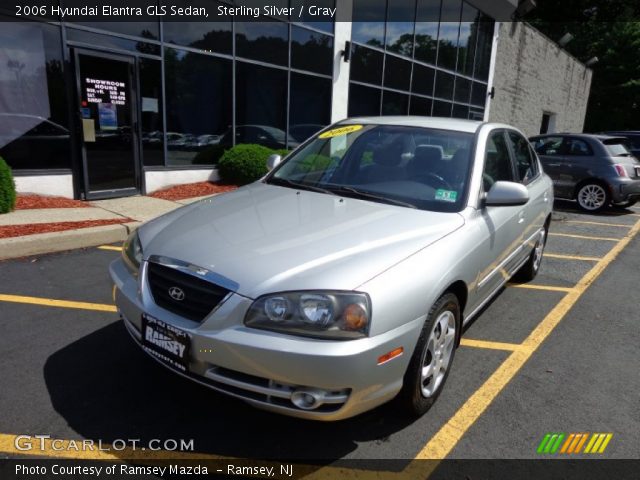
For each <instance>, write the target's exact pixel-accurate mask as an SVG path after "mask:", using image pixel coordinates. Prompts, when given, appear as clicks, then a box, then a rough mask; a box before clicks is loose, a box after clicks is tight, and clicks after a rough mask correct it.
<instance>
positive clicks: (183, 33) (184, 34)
mask: <svg viewBox="0 0 640 480" xmlns="http://www.w3.org/2000/svg"><path fill="white" fill-rule="evenodd" d="M163 29H164V40H165V42H168V43H175V44H176V45H184V46H186V47H192V48H199V49H201V50H205V51H208V52H219V53H226V54H231V40H232V38H231V22H211V23H206V22H165V23H164V24H163Z"/></svg>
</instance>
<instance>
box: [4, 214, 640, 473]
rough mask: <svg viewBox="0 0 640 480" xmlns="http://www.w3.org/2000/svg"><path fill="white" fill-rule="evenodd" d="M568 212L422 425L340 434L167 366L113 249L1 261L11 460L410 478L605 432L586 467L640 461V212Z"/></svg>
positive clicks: (477, 336) (370, 425)
mask: <svg viewBox="0 0 640 480" xmlns="http://www.w3.org/2000/svg"><path fill="white" fill-rule="evenodd" d="M558 206H559V207H560V208H558V209H557V210H556V212H555V213H554V221H553V223H552V225H551V229H550V232H551V233H550V236H549V240H548V243H547V248H546V254H545V258H544V261H543V264H542V268H541V271H540V274H539V276H538V278H536V280H535V281H534V282H532V283H531V284H525V285H509V286H507V287H506V288H505V289H504V290H503V292H502V293H501V294H500V295H499V296H498V297H497V298H496V299H495V300H494V301H493V302H492V303H491V304H490V305H489V306H488V307H487V308H486V309H485V311H484V312H483V313H482V314H481V315H480V316H479V317H478V318H477V319H476V320H475V321H474V322H473V323H472V324H471V325H470V326H469V327H468V328H467V330H466V332H465V335H464V337H463V342H462V346H461V347H460V349H459V350H458V352H457V354H456V358H455V361H454V365H453V370H452V372H451V374H450V376H449V379H448V382H447V385H446V387H445V389H444V391H443V393H442V395H441V396H440V398H439V400H438V401H437V402H436V404H435V405H434V407H433V408H432V409H431V410H430V411H429V412H428V413H427V414H426V415H425V416H424V417H422V418H421V419H419V420H416V421H408V420H406V419H405V418H403V417H402V415H399V414H398V412H396V411H395V410H394V404H393V403H390V404H387V405H385V406H382V407H380V408H378V409H376V410H374V411H372V412H369V413H366V414H364V415H361V416H359V417H356V418H353V419H349V420H346V421H342V422H338V423H317V422H311V421H304V420H298V419H292V418H288V417H283V416H279V415H275V414H271V413H266V412H262V411H259V410H256V409H254V408H252V407H249V406H247V405H245V404H244V403H242V402H240V401H238V400H235V399H232V398H228V397H226V396H223V395H221V394H218V393H216V392H213V391H210V390H208V389H206V388H204V387H201V386H199V385H196V384H193V383H191V382H189V381H188V380H185V379H182V378H181V377H179V376H177V375H175V374H172V373H171V372H169V371H167V370H165V369H164V368H161V367H160V366H159V365H158V364H157V363H156V362H154V361H153V360H152V359H150V358H148V357H147V356H146V355H145V354H144V353H143V352H142V351H141V350H140V349H139V348H138V347H137V346H135V345H134V343H133V342H132V341H131V339H130V338H129V336H128V334H127V332H126V331H125V328H124V326H123V325H122V323H121V322H120V321H118V318H117V315H116V313H115V309H114V307H113V306H112V300H111V285H110V281H109V277H108V272H107V266H108V264H109V262H111V261H112V260H113V259H114V258H116V257H117V255H119V252H118V247H117V246H105V247H104V248H91V249H83V250H75V251H70V252H64V253H61V254H51V255H46V256H40V257H31V258H24V259H19V260H11V261H4V262H1V263H0V330H1V331H2V335H0V352H2V363H1V365H0V376H1V378H2V379H3V380H2V390H1V391H0V411H1V412H2V414H1V415H0V458H2V457H5V458H7V457H15V456H19V455H33V454H34V452H31V453H30V452H24V451H19V450H18V449H16V447H15V439H16V436H18V435H37V434H48V435H51V437H52V438H55V439H64V440H74V439H95V440H98V439H100V440H102V442H104V443H107V444H108V443H110V442H113V441H114V440H115V439H122V438H140V439H143V440H144V439H153V438H160V439H164V438H172V439H193V440H194V447H195V452H196V453H197V454H199V455H201V456H203V457H205V456H209V457H210V458H218V457H225V458H227V457H231V458H251V459H266V460H270V459H272V460H279V459H289V460H291V461H293V462H296V461H300V462H306V461H309V460H313V461H320V463H325V464H330V463H331V462H332V461H334V460H338V459H348V460H351V459H353V460H356V459H380V460H384V459H394V460H401V463H400V466H399V467H398V468H399V469H403V468H409V466H410V464H411V461H412V460H414V459H432V458H436V459H440V458H460V459H487V458H490V459H494V458H495V459H536V458H540V455H541V454H540V453H538V452H537V449H538V446H539V444H540V443H541V440H542V439H543V437H544V436H545V434H547V433H549V432H563V433H565V434H566V435H567V436H568V435H569V434H570V433H571V432H574V433H576V432H582V433H590V434H591V433H594V432H603V433H611V434H612V436H611V438H610V441H608V444H607V446H606V450H604V451H603V452H602V453H596V454H587V453H579V454H574V455H575V458H593V457H594V455H597V456H598V458H610V459H638V458H640V416H639V411H638V392H640V375H638V366H639V365H640V350H639V349H638V344H639V343H640V329H639V328H638V324H639V322H640V313H639V310H638V306H637V304H638V301H637V299H638V295H637V292H638V279H639V278H640V277H639V275H638V272H639V271H640V235H637V234H638V231H639V230H640V208H637V207H635V208H633V209H628V210H623V211H619V212H616V211H613V210H612V211H609V212H605V213H604V214H601V215H586V214H583V213H579V212H575V211H574V210H572V205H571V204H570V203H566V204H561V205H556V207H558ZM154 454H155V455H156V457H157V458H172V456H174V455H176V452H171V451H160V452H155V453H154ZM38 455H44V456H51V457H56V458H61V457H62V458H89V459H92V458H99V452H98V453H95V454H93V453H86V452H81V453H75V452H73V451H64V452H60V451H54V450H53V449H52V450H50V451H45V452H44V453H43V452H38ZM74 455H75V456H74ZM92 455H93V456H92ZM122 455H123V456H126V455H125V454H122Z"/></svg>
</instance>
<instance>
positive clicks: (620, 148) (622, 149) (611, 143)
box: [602, 137, 633, 157]
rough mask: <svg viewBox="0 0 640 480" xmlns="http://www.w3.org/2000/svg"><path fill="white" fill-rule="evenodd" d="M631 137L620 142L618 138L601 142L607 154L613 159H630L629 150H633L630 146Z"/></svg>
mask: <svg viewBox="0 0 640 480" xmlns="http://www.w3.org/2000/svg"><path fill="white" fill-rule="evenodd" d="M632 138H633V137H628V138H625V140H621V139H619V138H612V139H609V140H603V141H602V143H603V144H604V146H605V148H606V149H607V151H608V152H609V154H610V155H611V156H613V157H630V156H631V152H630V151H629V148H633V146H632V144H631V139H632Z"/></svg>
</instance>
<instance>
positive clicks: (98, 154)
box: [75, 49, 140, 199]
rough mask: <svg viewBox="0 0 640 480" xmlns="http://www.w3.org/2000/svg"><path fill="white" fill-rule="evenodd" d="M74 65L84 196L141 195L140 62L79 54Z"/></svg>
mask: <svg viewBox="0 0 640 480" xmlns="http://www.w3.org/2000/svg"><path fill="white" fill-rule="evenodd" d="M75 62H76V82H77V85H78V108H79V112H78V118H79V122H80V127H81V128H80V132H81V134H80V137H81V140H82V163H83V183H84V193H85V197H86V198H87V199H96V198H108V197H122V196H127V195H134V194H136V193H139V192H140V184H139V176H140V175H139V167H138V147H137V145H138V135H137V125H136V121H135V119H136V118H137V117H136V115H137V112H136V108H135V106H136V102H135V98H134V92H135V88H134V75H133V72H134V66H135V59H134V58H132V57H126V56H121V55H111V54H101V53H100V54H99V53H94V52H91V51H86V50H79V49H78V50H76V51H75Z"/></svg>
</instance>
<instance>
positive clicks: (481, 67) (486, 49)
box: [473, 15, 494, 80]
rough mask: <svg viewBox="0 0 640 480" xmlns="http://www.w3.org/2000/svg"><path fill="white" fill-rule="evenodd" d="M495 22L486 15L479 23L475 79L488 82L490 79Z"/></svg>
mask: <svg viewBox="0 0 640 480" xmlns="http://www.w3.org/2000/svg"><path fill="white" fill-rule="evenodd" d="M493 25H494V22H493V20H491V18H489V17H487V16H486V15H481V16H480V20H479V21H478V25H477V29H478V43H477V45H476V54H475V62H474V73H473V76H474V77H475V78H479V79H480V80H487V78H489V63H490V62H491V46H492V45H493Z"/></svg>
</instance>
